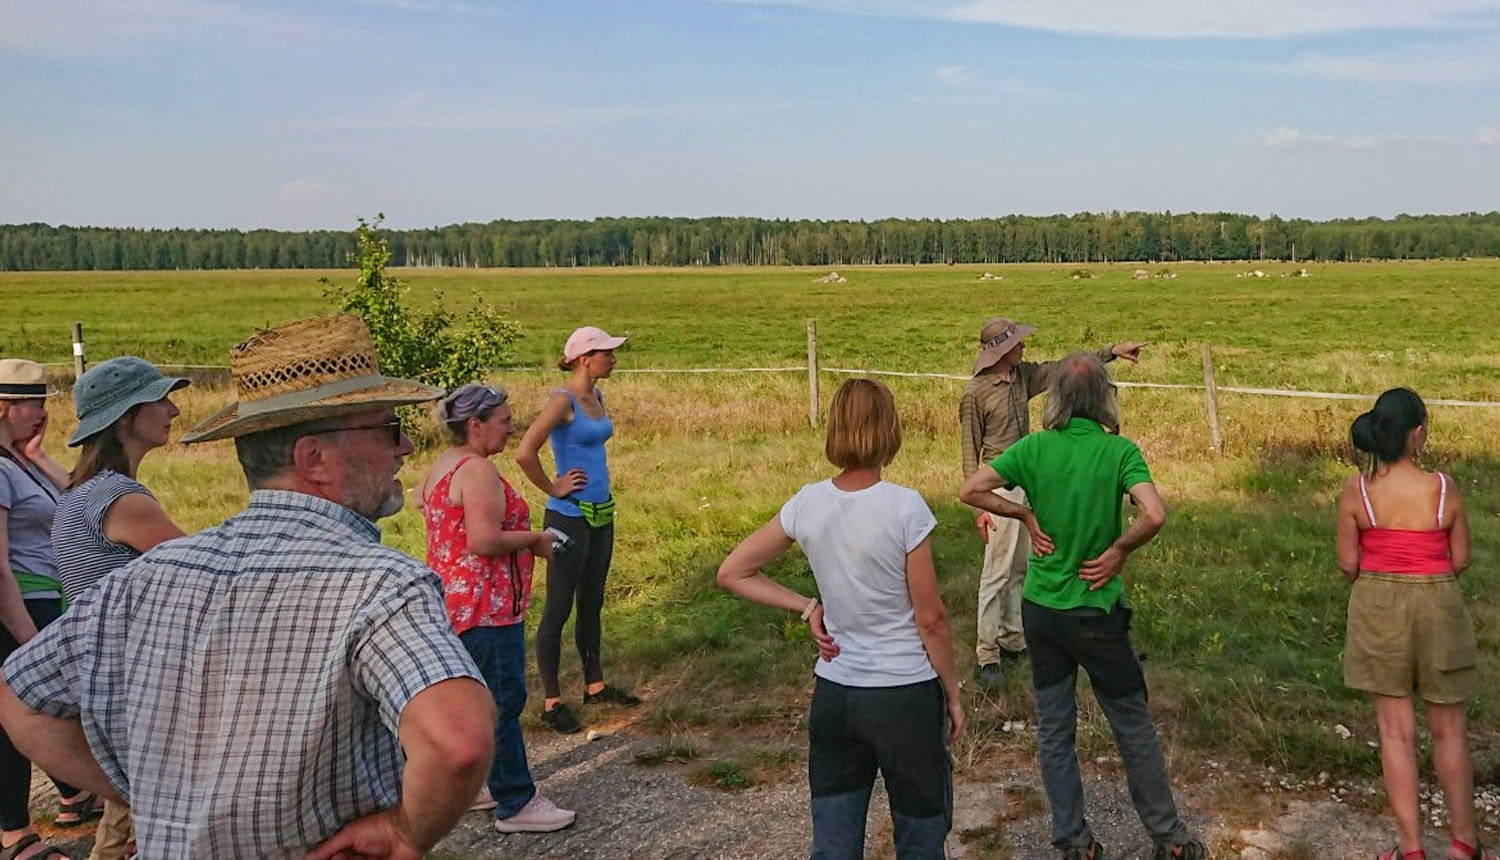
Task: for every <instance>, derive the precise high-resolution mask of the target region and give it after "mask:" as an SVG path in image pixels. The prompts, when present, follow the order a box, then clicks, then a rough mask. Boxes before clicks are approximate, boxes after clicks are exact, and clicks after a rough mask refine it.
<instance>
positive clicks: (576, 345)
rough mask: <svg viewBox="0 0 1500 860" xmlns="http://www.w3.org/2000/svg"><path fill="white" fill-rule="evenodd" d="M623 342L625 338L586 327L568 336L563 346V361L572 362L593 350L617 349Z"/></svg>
mask: <svg viewBox="0 0 1500 860" xmlns="http://www.w3.org/2000/svg"><path fill="white" fill-rule="evenodd" d="M625 341H626V338H623V337H614V336H613V335H611V334H610V333H609V332H607V331H605V330H604V329H602V328H596V327H594V326H591V325H586V326H584V327H583V328H580V329H576V330H574V332H573V333H572V334H570V335H568V342H567V343H566V344H563V361H572V360H573V359H575V358H577V357H578V356H580V355H583V354H584V353H589V352H594V351H595V350H600V349H619V348H620V345H621V344H623V343H624V342H625Z"/></svg>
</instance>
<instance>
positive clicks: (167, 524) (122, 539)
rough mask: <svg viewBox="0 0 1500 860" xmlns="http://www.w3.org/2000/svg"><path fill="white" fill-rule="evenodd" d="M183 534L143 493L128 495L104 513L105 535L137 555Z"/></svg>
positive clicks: (158, 506)
mask: <svg viewBox="0 0 1500 860" xmlns="http://www.w3.org/2000/svg"><path fill="white" fill-rule="evenodd" d="M182 535H183V531H182V529H180V528H178V527H177V524H176V523H174V522H172V520H171V519H170V518H169V517H168V516H167V512H166V511H164V510H162V509H161V505H160V504H159V503H158V502H157V501H156V500H155V499H153V498H151V497H150V496H148V495H146V494H145V493H127V494H126V495H123V496H121V497H119V498H118V499H115V501H114V504H111V505H110V506H109V510H107V511H105V512H104V536H105V537H107V538H109V539H110V540H112V541H114V542H115V543H117V544H123V545H125V546H128V547H130V548H131V549H133V550H135V551H136V552H145V551H146V550H149V549H151V548H152V547H154V546H156V545H157V544H159V543H161V542H162V541H169V540H172V539H173V538H180V537H182Z"/></svg>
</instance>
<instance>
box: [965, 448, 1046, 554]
mask: <svg viewBox="0 0 1500 860" xmlns="http://www.w3.org/2000/svg"><path fill="white" fill-rule="evenodd" d="M1005 483H1006V482H1005V478H1004V477H1003V476H1002V475H1001V474H1000V473H999V472H996V471H995V470H994V469H992V468H990V467H989V466H982V467H980V468H978V469H975V470H974V474H972V475H970V476H969V477H968V480H966V481H964V485H963V487H961V488H960V489H959V491H958V499H959V501H961V502H963V503H964V504H966V505H971V506H973V507H976V508H979V509H980V510H983V511H989V512H990V513H992V514H994V515H996V516H1000V517H1009V518H1010V519H1013V520H1020V521H1021V523H1022V524H1023V525H1025V526H1026V531H1027V532H1028V533H1030V535H1031V550H1032V552H1034V553H1036V554H1037V555H1047V554H1048V553H1050V552H1052V550H1053V549H1054V545H1053V543H1052V538H1050V537H1048V536H1047V534H1046V533H1045V532H1043V531H1042V527H1041V524H1040V523H1038V522H1037V519H1036V514H1035V513H1033V512H1032V510H1031V508H1028V507H1026V506H1025V505H1019V504H1016V503H1015V502H1012V501H1011V500H1010V499H1007V498H1005V497H1004V496H999V495H996V494H995V490H997V489H999V488H1001V487H1003V486H1005Z"/></svg>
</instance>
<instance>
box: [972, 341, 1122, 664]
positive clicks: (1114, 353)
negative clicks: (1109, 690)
mask: <svg viewBox="0 0 1500 860" xmlns="http://www.w3.org/2000/svg"><path fill="white" fill-rule="evenodd" d="M1034 331H1036V327H1035V326H1029V325H1019V324H1017V323H1015V322H1012V321H1011V320H1008V319H1006V318H1005V317H991V318H990V319H988V320H985V323H984V325H983V326H981V327H980V329H979V355H978V357H976V358H975V359H974V377H973V378H972V379H970V380H969V382H968V384H966V385H965V386H964V393H963V397H962V398H961V399H960V400H959V402H958V421H959V425H960V430H959V438H960V439H961V440H962V443H963V456H964V477H965V478H968V477H969V476H971V475H973V474H974V472H975V470H977V469H978V468H979V467H980V466H981V465H983V464H985V463H988V462H989V461H990V460H993V459H994V458H996V457H998V456H1000V454H1001V452H1003V451H1004V450H1005V449H1006V448H1009V447H1010V446H1011V445H1014V444H1015V443H1016V441H1017V440H1019V439H1020V438H1021V437H1022V436H1025V435H1026V434H1027V433H1029V432H1031V414H1030V411H1029V408H1028V406H1027V404H1028V403H1029V402H1030V401H1031V398H1033V397H1035V396H1037V395H1038V394H1041V393H1042V392H1043V391H1045V390H1046V388H1047V385H1048V383H1049V382H1051V380H1052V377H1053V376H1054V375H1055V374H1056V373H1057V370H1058V367H1059V366H1060V364H1061V362H1057V361H1046V362H1042V363H1040V364H1036V363H1033V362H1029V361H1026V360H1025V352H1026V343H1025V340H1026V336H1027V335H1029V334H1031V333H1032V332H1034ZM1143 346H1145V344H1143V343H1133V342H1132V343H1120V344H1115V345H1114V346H1110V347H1105V348H1104V349H1101V350H1099V351H1098V352H1097V353H1095V354H1096V355H1097V356H1098V357H1099V360H1100V361H1106V362H1107V361H1113V360H1114V359H1116V358H1123V359H1125V360H1126V361H1131V362H1134V361H1137V360H1139V359H1140V355H1141V347H1143ZM995 492H996V493H998V494H999V495H1002V496H1004V497H1005V498H1007V499H1009V500H1011V501H1013V502H1016V503H1017V504H1025V503H1026V492H1025V491H1024V490H1022V489H1020V488H1019V487H1013V488H1000V489H997V490H996V491H995ZM976 521H977V524H978V526H979V537H980V539H981V540H983V541H984V542H985V547H984V565H983V567H982V568H980V573H979V622H978V631H977V633H976V635H975V638H974V639H975V641H974V654H975V657H976V658H977V661H978V662H977V665H978V669H977V673H978V676H979V683H980V685H981V686H983V687H985V688H986V689H988V688H992V687H995V686H997V685H999V683H1000V681H1001V678H1002V675H1003V672H1002V669H1001V663H1002V661H1003V662H1015V661H1017V660H1020V659H1021V657H1022V656H1024V655H1025V653H1026V641H1025V639H1024V638H1023V637H1022V635H1021V582H1022V580H1023V579H1024V578H1025V576H1026V556H1027V555H1028V554H1029V553H1030V552H1031V542H1030V540H1028V538H1027V536H1026V530H1025V529H1024V528H1021V526H1020V523H1019V522H1017V521H1016V520H1011V519H1005V518H1002V517H996V516H993V515H992V514H990V513H989V512H987V511H984V510H980V511H978V512H977V514H976Z"/></svg>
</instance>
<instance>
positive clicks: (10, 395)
mask: <svg viewBox="0 0 1500 860" xmlns="http://www.w3.org/2000/svg"><path fill="white" fill-rule="evenodd" d="M56 393H57V392H56V391H53V390H51V389H49V388H48V387H47V368H45V367H42V366H41V365H40V364H37V363H36V362H34V361H27V360H26V359H24V358H5V359H0V400H30V399H32V398H33V397H51V396H52V395H54V394H56Z"/></svg>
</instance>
